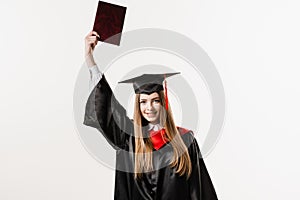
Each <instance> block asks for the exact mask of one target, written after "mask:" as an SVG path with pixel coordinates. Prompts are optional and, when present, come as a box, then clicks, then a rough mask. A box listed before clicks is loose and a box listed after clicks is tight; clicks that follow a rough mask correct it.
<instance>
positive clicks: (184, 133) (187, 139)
mask: <svg viewBox="0 0 300 200" xmlns="http://www.w3.org/2000/svg"><path fill="white" fill-rule="evenodd" d="M177 130H178V132H179V133H180V135H181V138H182V139H183V141H184V143H185V144H187V146H189V144H191V143H193V142H195V137H194V132H193V131H192V130H190V129H186V128H183V127H179V126H177Z"/></svg>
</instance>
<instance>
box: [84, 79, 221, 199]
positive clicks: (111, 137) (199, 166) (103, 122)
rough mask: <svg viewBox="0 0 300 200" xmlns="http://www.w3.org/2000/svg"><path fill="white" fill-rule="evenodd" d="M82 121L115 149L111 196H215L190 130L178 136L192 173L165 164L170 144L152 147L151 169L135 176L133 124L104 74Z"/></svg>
mask: <svg viewBox="0 0 300 200" xmlns="http://www.w3.org/2000/svg"><path fill="white" fill-rule="evenodd" d="M84 124H85V125H87V126H91V127H94V128H96V129H98V130H99V131H100V132H101V133H102V134H103V136H104V137H105V138H106V140H107V141H108V142H109V143H110V145H111V146H112V147H113V148H114V149H115V150H116V176H115V194H114V199H116V200H142V199H147V200H216V199H217V195H216V192H215V189H214V187H213V184H212V182H211V179H210V177H209V174H208V171H207V169H206V167H205V164H204V161H203V159H202V158H201V153H200V150H199V146H198V144H197V141H196V140H195V138H194V137H193V134H192V132H191V131H185V134H182V135H181V136H182V139H183V141H184V142H185V144H186V145H187V147H188V153H189V156H190V158H191V162H192V174H191V176H190V177H189V178H188V179H186V176H179V175H178V174H177V173H175V169H174V168H171V167H170V166H169V165H167V164H166V163H169V162H170V159H171V158H172V147H171V145H170V144H169V143H166V144H164V145H163V147H161V148H160V149H159V150H155V149H153V167H154V171H152V172H146V173H143V175H142V178H141V179H134V174H133V173H132V169H133V166H134V164H133V163H134V154H133V153H128V152H134V147H135V146H134V136H133V135H132V133H133V124H132V121H131V120H130V119H129V118H128V117H127V115H126V110H125V109H124V108H123V107H122V106H121V105H120V104H119V102H118V101H117V100H116V99H115V97H114V95H113V93H112V90H111V88H110V86H109V84H108V83H107V81H106V79H105V76H104V75H103V77H102V79H101V80H100V81H99V83H98V84H97V85H96V87H95V88H94V89H93V91H92V92H91V94H90V96H89V98H88V101H87V104H86V109H85V117H84ZM179 131H180V132H182V131H181V130H179ZM127 133H131V134H127ZM118 169H121V170H118Z"/></svg>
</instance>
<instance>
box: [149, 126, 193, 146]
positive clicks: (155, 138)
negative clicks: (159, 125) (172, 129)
mask: <svg viewBox="0 0 300 200" xmlns="http://www.w3.org/2000/svg"><path fill="white" fill-rule="evenodd" d="M177 129H178V131H179V133H180V135H184V134H186V133H188V132H190V130H188V129H185V128H181V127H177ZM191 133H192V132H191ZM149 134H150V140H151V142H152V145H153V147H154V149H156V150H158V149H160V148H161V147H162V146H164V145H165V144H166V143H168V142H169V140H168V139H167V138H166V131H165V129H164V128H163V129H160V130H158V131H153V130H151V131H149Z"/></svg>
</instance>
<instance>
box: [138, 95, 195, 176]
mask: <svg viewBox="0 0 300 200" xmlns="http://www.w3.org/2000/svg"><path fill="white" fill-rule="evenodd" d="M158 95H159V98H160V102H161V106H162V109H160V110H161V112H160V124H161V125H163V127H164V128H165V132H166V137H167V139H168V140H169V141H170V144H171V145H172V148H173V157H172V159H171V162H170V166H171V167H175V168H176V173H178V174H179V175H180V176H182V175H184V174H185V175H187V178H188V177H189V176H190V174H191V171H192V165H191V159H190V156H189V154H188V150H187V147H186V145H185V144H184V142H183V140H182V138H181V136H180V133H179V132H178V130H177V128H176V126H175V123H174V119H173V115H172V111H171V107H170V105H168V110H167V111H166V110H165V109H163V108H165V95H164V91H160V92H158ZM139 101H140V94H136V97H135V106H134V117H133V119H134V135H135V164H134V173H135V174H134V177H135V178H140V177H141V176H142V173H143V172H144V171H151V170H153V165H152V149H153V146H152V142H151V140H150V138H149V137H144V135H143V128H142V127H143V126H144V125H145V124H147V121H146V119H145V118H144V117H143V116H142V114H141V111H140V103H139Z"/></svg>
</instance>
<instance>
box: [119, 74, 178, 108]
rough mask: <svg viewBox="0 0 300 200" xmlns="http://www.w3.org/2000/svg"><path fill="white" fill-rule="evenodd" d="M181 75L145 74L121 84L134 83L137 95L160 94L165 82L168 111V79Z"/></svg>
mask: <svg viewBox="0 0 300 200" xmlns="http://www.w3.org/2000/svg"><path fill="white" fill-rule="evenodd" d="M176 74H180V72H175V73H165V74H143V75H141V76H137V77H134V78H131V79H127V80H124V81H120V82H119V83H132V84H133V88H134V92H135V93H136V94H148V95H149V94H152V93H153V92H159V91H161V90H164V87H163V82H164V83H165V101H166V110H168V90H167V81H166V78H168V77H170V76H173V75H176Z"/></svg>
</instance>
